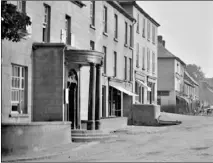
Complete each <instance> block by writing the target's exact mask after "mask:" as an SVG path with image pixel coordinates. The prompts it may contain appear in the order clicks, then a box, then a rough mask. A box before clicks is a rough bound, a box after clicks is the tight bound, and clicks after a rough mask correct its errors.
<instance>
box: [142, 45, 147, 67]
mask: <svg viewBox="0 0 213 163" xmlns="http://www.w3.org/2000/svg"><path fill="white" fill-rule="evenodd" d="M145 55H146V53H145V47H143V61H142V69H143V70H145Z"/></svg>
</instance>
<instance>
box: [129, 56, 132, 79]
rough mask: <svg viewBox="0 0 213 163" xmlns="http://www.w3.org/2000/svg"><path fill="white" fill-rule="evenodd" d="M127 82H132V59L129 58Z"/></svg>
mask: <svg viewBox="0 0 213 163" xmlns="http://www.w3.org/2000/svg"><path fill="white" fill-rule="evenodd" d="M129 81H132V58H129Z"/></svg>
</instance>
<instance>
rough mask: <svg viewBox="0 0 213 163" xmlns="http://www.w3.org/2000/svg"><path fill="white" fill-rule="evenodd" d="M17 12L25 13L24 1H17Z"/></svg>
mask: <svg viewBox="0 0 213 163" xmlns="http://www.w3.org/2000/svg"><path fill="white" fill-rule="evenodd" d="M17 11H19V12H23V13H26V1H23V0H22V1H17Z"/></svg>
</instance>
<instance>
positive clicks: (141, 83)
mask: <svg viewBox="0 0 213 163" xmlns="http://www.w3.org/2000/svg"><path fill="white" fill-rule="evenodd" d="M120 4H121V5H122V7H123V8H124V9H125V10H127V12H128V13H129V14H130V15H132V16H133V17H134V18H135V19H136V21H137V22H136V23H135V24H134V26H133V37H134V45H133V46H134V59H133V60H134V62H133V67H134V68H133V89H134V91H135V92H136V93H137V94H138V95H139V96H135V97H133V103H135V104H157V76H158V74H157V73H158V67H157V56H158V50H157V45H158V42H157V35H158V27H159V26H160V24H159V23H157V22H156V21H155V20H154V19H153V18H152V17H151V16H150V15H149V14H148V13H146V12H145V11H144V10H143V9H142V8H141V7H140V6H139V5H138V4H137V3H136V1H131V2H130V1H120Z"/></svg>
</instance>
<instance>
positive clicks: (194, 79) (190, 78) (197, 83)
mask: <svg viewBox="0 0 213 163" xmlns="http://www.w3.org/2000/svg"><path fill="white" fill-rule="evenodd" d="M184 73H185V74H186V75H187V76H188V77H189V79H191V80H192V81H193V82H194V84H196V85H197V86H199V84H198V83H197V82H196V81H195V79H194V78H193V77H191V75H189V73H188V72H187V71H185V72H184Z"/></svg>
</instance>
